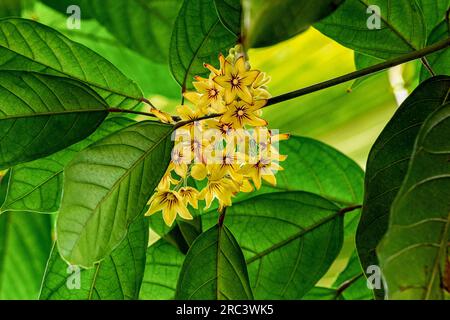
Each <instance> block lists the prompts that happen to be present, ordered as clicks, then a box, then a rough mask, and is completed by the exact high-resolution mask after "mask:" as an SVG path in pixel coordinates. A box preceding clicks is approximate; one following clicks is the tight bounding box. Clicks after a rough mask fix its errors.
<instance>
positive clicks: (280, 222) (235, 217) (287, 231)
mask: <svg viewBox="0 0 450 320" xmlns="http://www.w3.org/2000/svg"><path fill="white" fill-rule="evenodd" d="M348 214H350V215H351V214H352V213H348ZM216 219H217V218H216V217H214V216H213V215H211V214H208V215H205V216H203V217H202V220H203V222H204V224H205V226H207V225H211V224H212V223H213V222H214V221H216ZM225 221H226V224H227V225H228V226H229V228H230V230H231V231H232V232H233V234H235V236H236V238H237V239H239V244H240V245H241V247H242V249H243V251H244V254H245V258H246V261H247V265H248V271H249V275H250V281H251V285H252V290H253V293H254V295H255V298H256V299H300V298H302V297H303V296H304V295H305V294H306V293H307V292H309V291H310V290H311V289H312V288H313V287H314V285H315V284H316V283H317V281H319V280H320V279H321V278H322V276H323V275H324V274H325V273H326V272H327V270H328V268H329V267H330V266H331V264H332V263H333V261H334V260H335V258H336V256H337V255H338V253H339V251H340V249H341V247H342V239H343V214H342V212H341V209H340V208H339V207H338V206H336V205H335V204H334V203H333V202H331V201H329V200H327V199H324V198H322V197H320V196H318V195H315V194H312V193H307V192H286V193H273V194H265V195H260V196H258V197H256V198H252V199H249V200H246V201H243V202H240V203H238V204H233V206H232V207H230V208H228V209H227V215H226V220H225Z"/></svg>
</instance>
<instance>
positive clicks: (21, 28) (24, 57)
mask: <svg viewBox="0 0 450 320" xmlns="http://www.w3.org/2000/svg"><path fill="white" fill-rule="evenodd" d="M0 70H18V71H38V72H41V73H46V74H52V75H58V76H65V77H69V78H73V79H75V80H79V81H82V82H84V83H85V84H87V85H89V86H90V87H92V88H93V89H94V90H95V91H97V92H98V93H99V94H100V95H101V96H102V97H103V98H104V99H105V100H106V102H107V103H108V105H109V106H111V107H123V108H131V107H134V106H136V105H138V104H139V103H140V100H141V99H142V93H141V91H140V89H139V87H138V86H137V85H136V84H135V83H134V82H133V81H132V80H130V79H128V78H127V77H125V76H124V75H123V74H122V73H121V72H120V71H119V70H118V69H117V68H116V67H114V66H113V65H112V64H111V63H110V62H108V61H107V60H106V59H104V58H102V57H101V56H99V55H98V54H96V53H95V52H94V51H92V50H90V49H88V48H87V47H85V46H83V45H80V44H78V43H76V42H73V41H71V40H70V39H68V38H67V37H65V36H64V35H62V34H61V33H59V32H57V31H56V30H54V29H51V28H49V27H47V26H45V25H42V24H40V23H38V22H35V21H31V20H26V19H19V18H8V19H0Z"/></svg>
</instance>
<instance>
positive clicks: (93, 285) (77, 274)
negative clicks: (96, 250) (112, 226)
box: [40, 217, 148, 300]
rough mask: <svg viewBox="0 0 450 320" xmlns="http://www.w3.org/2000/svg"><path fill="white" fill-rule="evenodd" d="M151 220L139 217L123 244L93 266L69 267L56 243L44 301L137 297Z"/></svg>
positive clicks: (47, 273) (48, 265) (43, 297)
mask: <svg viewBox="0 0 450 320" xmlns="http://www.w3.org/2000/svg"><path fill="white" fill-rule="evenodd" d="M147 243H148V223H146V222H145V219H144V218H142V217H139V218H138V219H136V220H135V221H134V222H133V223H132V224H131V226H130V230H129V232H128V234H127V236H126V238H125V239H124V241H122V243H121V244H120V245H119V246H118V247H117V248H116V249H115V250H114V251H113V252H112V253H111V254H110V255H109V256H108V257H106V258H105V259H104V260H103V261H101V262H99V263H98V264H96V265H95V266H94V267H93V268H91V269H80V268H77V267H74V266H69V265H68V264H67V263H66V262H65V261H64V260H63V259H61V257H60V256H59V253H58V250H57V248H56V246H55V247H54V248H53V250H52V254H51V256H50V259H49V261H48V264H47V269H46V272H45V276H44V280H43V282H42V289H41V294H40V299H41V300H111V299H114V300H129V299H137V298H138V295H139V289H140V287H141V282H142V278H143V275H144V268H145V253H146V249H147Z"/></svg>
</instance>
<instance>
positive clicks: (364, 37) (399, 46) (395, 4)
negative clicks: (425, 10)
mask: <svg viewBox="0 0 450 320" xmlns="http://www.w3.org/2000/svg"><path fill="white" fill-rule="evenodd" d="M371 5H376V6H378V7H379V8H380V10H381V11H380V17H381V29H379V30H377V29H373V30H371V29H369V28H368V26H367V23H368V19H369V18H370V17H371V15H372V14H368V13H367V9H368V8H369V6H371ZM315 27H316V28H317V29H319V31H320V32H322V33H324V34H325V35H327V36H328V37H330V38H332V39H333V40H336V41H337V42H339V43H341V44H342V45H344V46H346V47H348V48H350V49H353V50H356V51H359V52H361V53H365V54H368V55H371V56H373V57H376V58H380V59H389V58H392V57H395V56H399V55H402V54H406V53H408V52H412V51H415V50H418V49H421V48H422V47H423V46H424V45H425V42H426V26H425V22H424V20H423V16H422V10H421V9H420V7H419V6H418V5H417V3H416V1H409V0H396V1H392V0H370V1H369V0H346V1H345V2H344V4H343V5H342V6H341V7H340V8H339V9H338V10H336V12H335V13H334V14H333V15H331V16H329V17H328V18H326V19H324V20H322V21H321V22H320V23H318V24H316V25H315Z"/></svg>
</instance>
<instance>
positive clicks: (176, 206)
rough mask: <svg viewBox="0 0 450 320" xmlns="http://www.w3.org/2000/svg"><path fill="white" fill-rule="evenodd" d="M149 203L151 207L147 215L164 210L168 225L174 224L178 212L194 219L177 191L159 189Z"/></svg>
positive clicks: (182, 215) (184, 217) (184, 216)
mask: <svg viewBox="0 0 450 320" xmlns="http://www.w3.org/2000/svg"><path fill="white" fill-rule="evenodd" d="M148 204H150V208H149V209H148V211H147V213H146V214H145V215H146V216H150V215H152V214H155V213H156V212H159V211H162V214H163V219H164V222H165V223H166V224H167V225H168V226H171V225H172V224H173V222H174V221H175V218H176V217H177V214H178V215H179V216H180V217H182V218H183V219H186V220H191V219H192V216H191V214H190V213H189V210H188V209H187V207H186V205H185V204H184V203H183V199H182V198H181V196H180V195H179V193H178V192H176V191H171V190H159V191H157V192H156V193H155V194H154V195H153V196H152V198H151V199H150V201H149V203H148Z"/></svg>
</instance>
